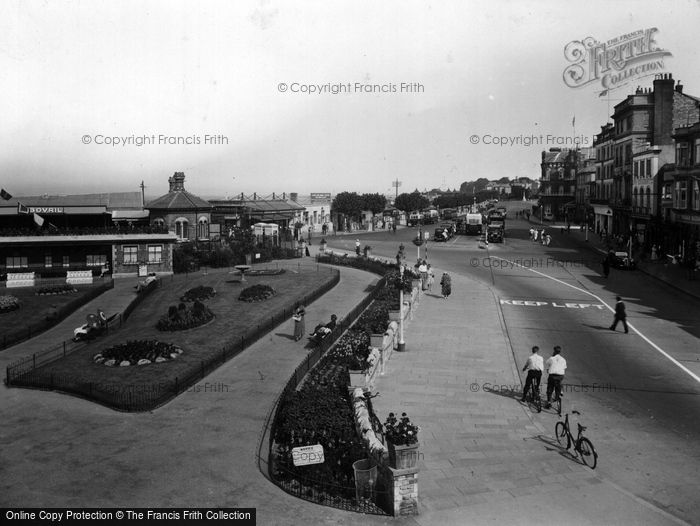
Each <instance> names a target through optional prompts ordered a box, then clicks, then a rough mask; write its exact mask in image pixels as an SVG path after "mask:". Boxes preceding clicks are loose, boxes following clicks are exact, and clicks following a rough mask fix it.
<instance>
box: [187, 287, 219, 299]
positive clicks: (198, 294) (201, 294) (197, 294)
mask: <svg viewBox="0 0 700 526" xmlns="http://www.w3.org/2000/svg"><path fill="white" fill-rule="evenodd" d="M213 296H216V290H214V287H205V286H203V285H200V286H199V287H194V288H193V289H190V290H188V291H187V292H185V294H184V296H182V297H181V298H180V301H197V300H199V301H202V300H207V299H209V298H211V297H213Z"/></svg>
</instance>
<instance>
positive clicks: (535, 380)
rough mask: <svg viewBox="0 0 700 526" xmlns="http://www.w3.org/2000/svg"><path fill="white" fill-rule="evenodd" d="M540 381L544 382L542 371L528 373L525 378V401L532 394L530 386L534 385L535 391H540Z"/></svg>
mask: <svg viewBox="0 0 700 526" xmlns="http://www.w3.org/2000/svg"><path fill="white" fill-rule="evenodd" d="M540 380H542V371H528V372H527V378H525V389H523V400H525V397H526V396H527V394H528V393H529V392H530V386H532V385H534V386H535V390H536V391H539V390H540Z"/></svg>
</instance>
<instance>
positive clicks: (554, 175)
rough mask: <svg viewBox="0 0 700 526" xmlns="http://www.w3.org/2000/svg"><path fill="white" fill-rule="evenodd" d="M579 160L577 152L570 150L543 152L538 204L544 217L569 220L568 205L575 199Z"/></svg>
mask: <svg viewBox="0 0 700 526" xmlns="http://www.w3.org/2000/svg"><path fill="white" fill-rule="evenodd" d="M577 159H578V154H577V152H576V150H570V149H568V148H550V149H549V151H548V152H542V161H541V163H540V170H541V177H540V188H539V203H538V204H539V206H540V211H541V213H542V215H543V217H550V218H553V219H554V220H555V221H563V220H566V219H567V205H568V204H569V203H573V202H574V199H575V192H576V165H577Z"/></svg>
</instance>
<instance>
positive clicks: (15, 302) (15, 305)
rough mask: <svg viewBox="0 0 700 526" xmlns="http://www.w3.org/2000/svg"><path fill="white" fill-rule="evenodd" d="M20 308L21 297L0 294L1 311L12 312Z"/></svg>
mask: <svg viewBox="0 0 700 526" xmlns="http://www.w3.org/2000/svg"><path fill="white" fill-rule="evenodd" d="M16 309H19V299H17V298H16V297H14V296H10V295H7V296H0V312H10V311H13V310H16Z"/></svg>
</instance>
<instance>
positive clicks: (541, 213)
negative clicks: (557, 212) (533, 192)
mask: <svg viewBox="0 0 700 526" xmlns="http://www.w3.org/2000/svg"><path fill="white" fill-rule="evenodd" d="M543 215H544V209H543V205H540V225H541V224H542V216H543Z"/></svg>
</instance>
